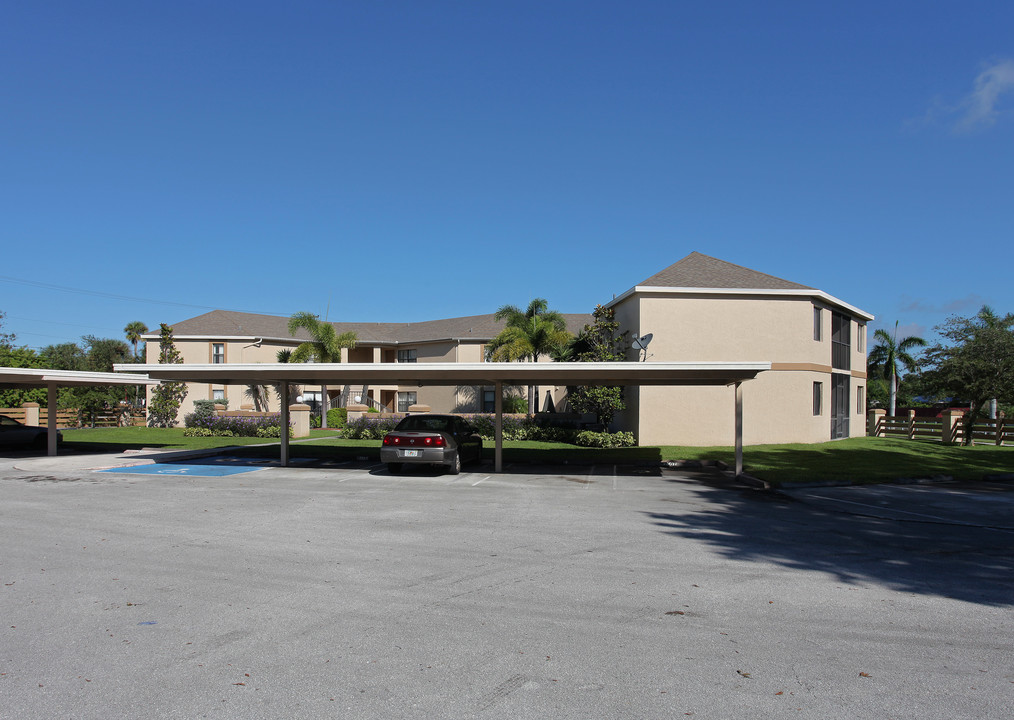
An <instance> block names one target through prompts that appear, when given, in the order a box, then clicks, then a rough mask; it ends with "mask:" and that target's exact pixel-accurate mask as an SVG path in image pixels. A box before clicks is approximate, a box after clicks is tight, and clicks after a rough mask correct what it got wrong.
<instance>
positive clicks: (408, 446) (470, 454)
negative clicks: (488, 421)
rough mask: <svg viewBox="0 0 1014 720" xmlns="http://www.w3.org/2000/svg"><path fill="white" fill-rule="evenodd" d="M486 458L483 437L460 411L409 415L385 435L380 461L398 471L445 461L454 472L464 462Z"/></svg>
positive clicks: (440, 463)
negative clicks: (404, 467)
mask: <svg viewBox="0 0 1014 720" xmlns="http://www.w3.org/2000/svg"><path fill="white" fill-rule="evenodd" d="M481 460H482V438H480V437H479V434H478V433H477V432H475V428H473V427H472V426H471V425H469V424H468V422H467V421H465V420H464V419H463V418H460V417H458V416H457V415H433V414H430V413H425V414H419V415H409V416H408V417H407V418H405V419H404V420H402V421H401V422H400V423H398V425H397V427H395V428H394V430H392V431H391V432H389V433H388V434H387V435H386V436H385V437H384V444H383V445H382V446H381V448H380V461H381V462H385V463H387V469H388V470H390V471H391V472H392V473H397V472H399V471H400V470H401V468H402V466H403V465H405V464H409V463H411V464H416V463H418V464H433V465H444V466H446V467H447V469H448V471H449V472H450V473H452V474H454V475H457V474H458V473H459V472H461V465H462V463H465V462H469V461H474V462H479V461H481Z"/></svg>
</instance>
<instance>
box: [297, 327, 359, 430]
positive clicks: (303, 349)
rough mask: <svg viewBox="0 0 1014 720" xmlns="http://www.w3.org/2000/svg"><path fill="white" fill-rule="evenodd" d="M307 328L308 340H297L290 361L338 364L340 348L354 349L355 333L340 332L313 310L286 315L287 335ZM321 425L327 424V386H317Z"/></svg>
mask: <svg viewBox="0 0 1014 720" xmlns="http://www.w3.org/2000/svg"><path fill="white" fill-rule="evenodd" d="M299 330H306V332H307V333H308V334H309V335H310V339H309V340H307V341H305V342H302V343H300V344H299V345H298V346H297V347H296V349H295V350H293V351H292V354H291V355H290V357H289V362H294V363H301V362H319V363H337V362H341V361H342V348H354V347H355V346H356V341H357V340H358V338H357V337H356V334H355V333H354V332H345V333H341V334H339V333H338V331H337V330H335V329H334V325H332V324H331V323H329V322H323V321H321V320H319V319H318V318H317V316H316V315H314V314H313V313H308V312H298V313H296V314H295V315H293V316H292V317H291V318H289V334H290V335H295V334H296V333H297V332H299ZM320 397H321V404H320V426H321V427H322V428H326V427H327V385H325V384H321V386H320Z"/></svg>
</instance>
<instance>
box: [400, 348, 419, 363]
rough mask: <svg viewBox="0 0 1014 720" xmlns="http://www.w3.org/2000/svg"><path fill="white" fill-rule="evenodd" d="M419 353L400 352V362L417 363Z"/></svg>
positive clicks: (414, 351) (413, 351) (410, 351)
mask: <svg viewBox="0 0 1014 720" xmlns="http://www.w3.org/2000/svg"><path fill="white" fill-rule="evenodd" d="M417 352H418V351H416V350H399V351H398V362H400V363H406V362H416V361H417V360H416V356H417Z"/></svg>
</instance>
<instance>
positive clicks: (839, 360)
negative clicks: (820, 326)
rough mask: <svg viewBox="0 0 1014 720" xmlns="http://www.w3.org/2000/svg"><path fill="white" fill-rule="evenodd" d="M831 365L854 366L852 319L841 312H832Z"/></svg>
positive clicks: (842, 367)
mask: <svg viewBox="0 0 1014 720" xmlns="http://www.w3.org/2000/svg"><path fill="white" fill-rule="evenodd" d="M831 367H832V368H834V369H835V370H849V369H851V367H852V319H851V318H850V317H848V316H847V315H841V314H839V313H831Z"/></svg>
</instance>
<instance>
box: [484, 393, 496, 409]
mask: <svg viewBox="0 0 1014 720" xmlns="http://www.w3.org/2000/svg"><path fill="white" fill-rule="evenodd" d="M482 411H483V412H484V413H491V412H496V391H495V390H483V391H482Z"/></svg>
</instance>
